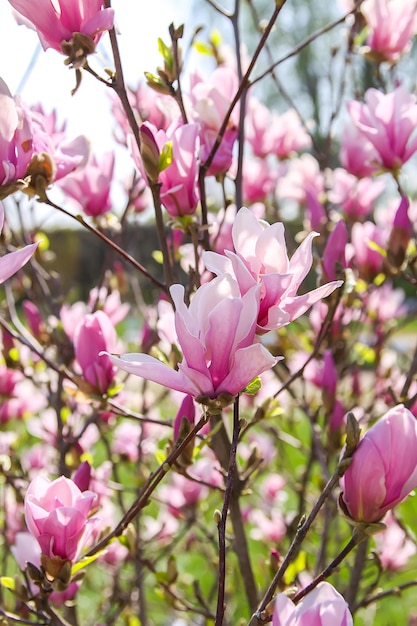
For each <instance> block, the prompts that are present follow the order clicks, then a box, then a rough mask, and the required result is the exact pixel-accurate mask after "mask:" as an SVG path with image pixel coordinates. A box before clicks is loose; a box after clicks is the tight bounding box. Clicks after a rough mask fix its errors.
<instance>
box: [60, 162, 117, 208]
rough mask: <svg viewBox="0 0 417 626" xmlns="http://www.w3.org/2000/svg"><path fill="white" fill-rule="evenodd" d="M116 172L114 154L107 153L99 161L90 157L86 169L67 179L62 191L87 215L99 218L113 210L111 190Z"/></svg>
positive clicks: (61, 183)
mask: <svg viewBox="0 0 417 626" xmlns="http://www.w3.org/2000/svg"><path fill="white" fill-rule="evenodd" d="M113 171H114V152H113V151H110V152H106V153H105V154H103V155H102V158H101V159H100V160H99V159H98V158H97V157H96V156H94V155H90V158H89V159H88V161H87V163H86V164H85V165H84V167H82V168H81V167H80V168H78V169H77V171H76V172H74V173H73V174H70V175H69V176H67V177H65V178H64V179H63V180H62V181H61V182H60V187H61V189H63V190H64V192H65V194H66V195H67V196H69V197H70V198H72V199H73V200H74V201H75V203H76V204H77V206H79V207H80V208H81V209H82V211H83V213H84V214H85V215H89V216H90V217H98V216H99V215H104V214H105V213H107V212H108V211H110V210H111V208H112V205H111V200H110V189H111V183H112V180H113Z"/></svg>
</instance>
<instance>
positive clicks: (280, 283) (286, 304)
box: [203, 207, 342, 333]
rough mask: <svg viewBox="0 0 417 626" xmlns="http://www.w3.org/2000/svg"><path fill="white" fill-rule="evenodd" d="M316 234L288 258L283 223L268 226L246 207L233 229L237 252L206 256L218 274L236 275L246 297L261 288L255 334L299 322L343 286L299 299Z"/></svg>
mask: <svg viewBox="0 0 417 626" xmlns="http://www.w3.org/2000/svg"><path fill="white" fill-rule="evenodd" d="M316 235H317V233H310V234H309V235H308V236H307V237H306V239H305V240H304V241H303V243H302V244H301V245H300V246H299V248H298V249H297V250H296V252H295V253H294V254H293V256H292V258H291V260H289V259H288V255H287V246H286V243H285V235H284V225H283V224H282V223H280V222H277V223H276V224H272V225H269V224H267V222H264V221H263V220H258V219H257V218H256V217H255V216H254V215H253V214H252V213H251V212H250V211H249V210H248V209H247V208H245V207H243V208H241V209H240V211H238V213H237V216H236V219H235V222H234V224H233V229H232V236H233V242H234V246H235V251H236V252H231V251H230V250H226V251H225V256H223V255H221V254H217V253H215V252H205V253H204V255H203V259H204V262H205V264H206V267H207V269H209V270H210V271H211V272H213V273H214V274H217V275H218V276H222V275H227V274H230V275H232V276H234V277H235V279H236V281H237V283H238V285H239V288H240V292H241V294H242V296H244V295H245V294H246V293H247V292H248V290H250V289H252V288H253V287H254V286H255V285H260V287H261V292H260V306H259V313H258V320H257V332H258V333H265V332H267V331H269V330H276V329H278V328H280V327H282V326H284V325H286V324H288V323H289V322H291V321H293V320H295V319H297V317H299V316H300V315H302V314H303V313H304V312H305V311H307V309H309V308H310V307H311V306H312V305H313V304H314V303H315V302H317V300H320V299H321V298H325V297H326V296H328V295H329V294H331V293H332V292H333V291H334V290H335V289H336V288H337V287H340V285H341V284H342V281H333V282H331V283H328V284H326V285H322V286H321V287H318V288H317V289H314V290H313V291H309V292H308V293H306V294H304V295H302V296H297V295H296V294H297V291H298V289H299V287H300V285H301V283H302V282H303V280H304V278H305V277H306V275H307V273H308V272H309V270H310V268H311V265H312V262H313V255H312V249H311V247H312V239H313V238H314V237H315V236H316Z"/></svg>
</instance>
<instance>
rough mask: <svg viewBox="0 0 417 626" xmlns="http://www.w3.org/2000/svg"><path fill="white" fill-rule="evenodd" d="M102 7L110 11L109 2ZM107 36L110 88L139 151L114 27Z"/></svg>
mask: <svg viewBox="0 0 417 626" xmlns="http://www.w3.org/2000/svg"><path fill="white" fill-rule="evenodd" d="M104 7H105V8H106V9H110V8H111V0H104ZM109 36H110V43H111V47H112V52H113V59H114V66H115V68H116V71H115V74H114V76H113V80H112V83H111V87H112V88H113V89H114V91H115V92H116V93H117V95H118V96H119V98H120V102H121V103H122V106H123V110H124V112H125V113H126V117H127V119H128V122H129V126H130V128H131V129H132V133H133V135H134V137H135V141H136V144H137V146H138V148H139V151H140V145H141V141H140V134H139V126H138V123H137V120H136V117H135V114H134V112H133V109H132V107H131V105H130V102H129V98H128V95H127V90H126V85H125V81H124V76H123V67H122V61H121V58H120V51H119V44H118V43H117V35H116V30H115V28H114V27H113V28H112V29H111V30H110V31H109Z"/></svg>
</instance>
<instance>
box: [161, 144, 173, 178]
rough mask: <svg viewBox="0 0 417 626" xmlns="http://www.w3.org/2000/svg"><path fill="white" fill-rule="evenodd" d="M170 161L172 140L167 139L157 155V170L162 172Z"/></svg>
mask: <svg viewBox="0 0 417 626" xmlns="http://www.w3.org/2000/svg"><path fill="white" fill-rule="evenodd" d="M171 163H172V141H167V142H166V144H165V145H164V147H163V148H162V151H161V154H160V155H159V171H160V172H163V171H164V170H166V168H167V167H169V166H170V165H171Z"/></svg>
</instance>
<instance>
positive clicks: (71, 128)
mask: <svg viewBox="0 0 417 626" xmlns="http://www.w3.org/2000/svg"><path fill="white" fill-rule="evenodd" d="M33 1H35V0H33ZM189 4H190V2H189V0H180V1H178V0H152V1H151V2H146V3H145V2H143V1H140V0H114V1H113V3H112V5H113V7H114V9H115V14H116V20H117V27H118V30H119V33H120V36H119V46H120V50H121V56H122V62H123V67H124V73H125V78H126V82H127V83H131V84H134V85H136V84H137V82H138V79H139V77H143V72H144V71H145V70H146V71H154V70H155V68H156V66H157V65H158V64H159V63H160V57H159V54H158V48H157V38H158V37H161V38H162V39H163V40H164V41H166V42H167V43H168V42H169V35H168V26H169V24H170V23H171V22H174V24H175V25H176V26H177V25H179V24H181V23H184V22H185V23H186V22H187V19H188V14H189ZM144 7H145V8H144ZM99 51H101V52H102V53H103V54H104V55H106V54H110V47H109V43H108V37H106V35H104V36H103V38H102V40H101V42H100V44H99ZM63 59H64V56H63V55H60V54H59V53H58V52H56V51H55V50H47V51H44V50H43V49H42V48H41V47H40V45H39V39H38V37H37V35H36V33H35V32H33V31H31V30H30V29H28V28H26V27H25V26H18V25H17V24H16V21H15V19H14V17H13V15H12V10H11V7H10V5H9V3H8V2H7V0H0V76H1V77H2V78H3V80H5V82H6V83H7V85H8V87H9V89H10V91H11V92H12V94H16V92H17V90H18V88H19V85H20V84H21V82H22V79H23V77H24V76H25V73H26V72H29V73H28V76H27V80H26V81H25V83H24V85H23V87H22V90H21V92H20V95H21V97H22V99H23V100H24V102H25V103H27V104H34V103H36V102H39V101H41V102H42V103H44V106H45V108H46V109H47V110H51V109H52V108H55V107H56V108H57V109H58V111H59V118H60V119H61V120H64V119H66V118H68V124H67V132H68V135H69V136H70V137H71V136H76V135H78V134H86V135H87V136H89V137H90V138H91V139H92V140H93V142H94V143H95V144H96V143H97V145H98V147H99V148H100V149H108V148H109V147H110V146H111V145H112V141H111V128H110V126H111V118H110V114H109V106H108V98H107V97H106V91H107V88H106V87H105V85H101V84H99V83H98V81H96V80H95V79H93V77H91V76H89V75H85V76H84V79H83V81H82V84H81V87H80V89H79V90H78V92H77V93H76V94H75V95H74V96H71V89H72V88H73V87H74V86H75V74H74V71H71V70H69V69H68V68H67V67H66V66H64V64H63ZM33 60H34V62H33V67H31V63H32V61H33ZM103 64H104V65H107V66H110V67H112V60H111V57H110V56H109V57H108V58H107V59H106V58H103ZM92 65H94V67H95V68H96V67H97V64H96V62H95V61H93V62H92ZM29 68H30V69H29Z"/></svg>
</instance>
